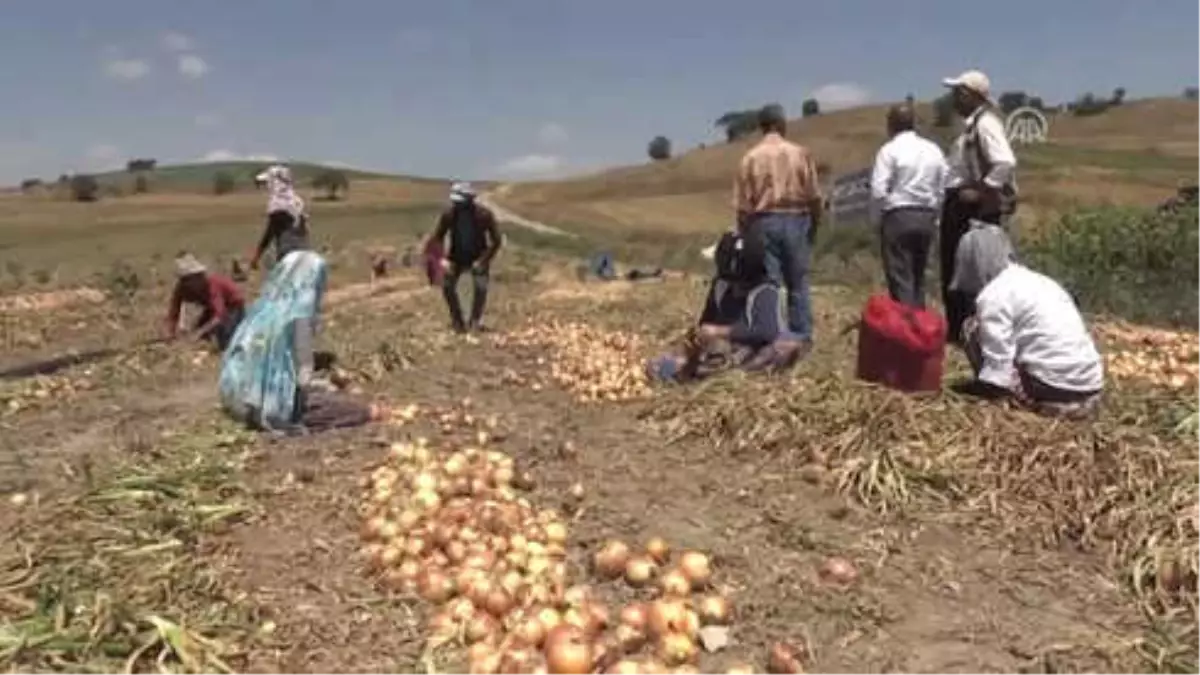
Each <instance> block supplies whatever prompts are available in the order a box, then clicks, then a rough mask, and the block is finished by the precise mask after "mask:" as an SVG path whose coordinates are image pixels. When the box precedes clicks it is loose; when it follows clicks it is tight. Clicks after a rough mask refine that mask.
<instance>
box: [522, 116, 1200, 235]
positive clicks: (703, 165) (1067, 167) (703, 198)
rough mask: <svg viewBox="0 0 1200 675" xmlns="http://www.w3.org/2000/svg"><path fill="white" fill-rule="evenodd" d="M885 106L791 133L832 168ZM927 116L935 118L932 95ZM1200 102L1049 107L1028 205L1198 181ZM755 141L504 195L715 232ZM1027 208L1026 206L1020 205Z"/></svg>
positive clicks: (535, 211) (597, 223)
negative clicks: (1076, 110)
mask: <svg viewBox="0 0 1200 675" xmlns="http://www.w3.org/2000/svg"><path fill="white" fill-rule="evenodd" d="M885 110H886V106H867V107H862V108H855V109H850V110H842V111H837V112H832V113H828V114H823V115H819V116H816V117H809V118H805V119H799V120H793V121H792V123H791V125H790V127H789V129H790V135H791V136H792V137H793V138H795V139H797V140H799V141H800V142H802V143H804V144H806V145H807V146H809V147H810V148H811V149H812V150H813V152H814V153H815V155H816V156H817V159H818V161H819V162H821V163H823V164H825V165H827V166H828V167H829V168H830V173H831V174H834V175H836V174H841V173H845V172H848V171H853V170H857V169H861V168H864V167H867V166H869V164H870V161H871V159H872V157H873V156H874V154H875V151H876V150H877V149H878V147H879V146H880V145H881V144H882V143H883V141H884V140H885V138H884V125H883V120H884V114H885ZM918 114H919V115H920V118H921V119H923V120H931V119H932V117H933V115H932V109H931V106H930V105H929V104H927V103H926V104H920V105H919V106H918ZM1197 120H1198V115H1197V105H1196V103H1195V102H1191V101H1185V100H1182V99H1146V100H1141V101H1131V102H1128V103H1126V104H1124V105H1121V106H1118V107H1114V108H1112V109H1110V110H1109V111H1108V112H1106V113H1104V114H1101V115H1096V116H1092V117H1075V116H1072V115H1068V114H1059V115H1053V116H1051V117H1050V131H1049V142H1047V143H1045V144H1042V145H1038V146H1029V147H1025V148H1019V149H1018V155H1019V158H1020V164H1021V168H1020V173H1019V176H1020V182H1021V188H1022V195H1023V199H1024V203H1025V204H1026V205H1028V207H1029V208H1026V209H1025V210H1024V213H1026V214H1028V215H1029V216H1030V217H1033V218H1035V219H1036V218H1039V217H1042V216H1046V215H1049V214H1051V213H1057V212H1059V211H1062V210H1064V209H1067V208H1070V207H1072V206H1074V205H1076V204H1095V203H1114V204H1128V205H1136V204H1151V203H1156V202H1157V201H1160V200H1162V199H1164V198H1166V197H1169V196H1170V195H1171V194H1172V193H1173V192H1174V190H1175V189H1176V187H1177V186H1178V185H1179V184H1180V183H1182V182H1195V180H1196V162H1197ZM753 142H754V139H743V140H740V141H737V142H733V143H718V144H714V145H710V146H707V147H702V148H698V149H695V150H691V151H689V152H687V153H684V154H682V155H679V156H677V157H674V158H672V159H669V160H666V161H663V162H655V163H650V164H642V165H637V166H629V167H621V168H616V169H612V170H608V171H604V172H601V173H597V174H592V175H588V176H582V177H578V178H574V179H568V180H561V181H544V182H529V183H519V184H515V185H512V186H511V187H510V188H509V189H508V190H506V195H505V199H504V203H505V205H506V206H508V207H510V208H512V209H513V210H515V211H517V212H519V213H522V214H523V215H526V216H528V217H532V218H537V219H538V220H541V221H544V222H547V223H551V224H554V225H558V226H561V227H564V228H566V229H577V230H578V229H588V230H592V231H595V230H600V229H612V230H616V231H624V232H627V233H629V234H634V233H641V234H646V235H648V234H650V233H658V234H664V233H687V232H693V231H695V232H713V231H716V230H719V229H720V228H722V227H725V226H726V225H728V222H729V218H730V208H729V189H730V183H731V180H732V177H733V173H734V170H735V168H736V166H737V162H738V160H739V158H740V157H741V156H742V154H743V153H744V152H745V151H746V149H747V148H748V147H750V144H751V143H753ZM1023 208H1024V207H1023Z"/></svg>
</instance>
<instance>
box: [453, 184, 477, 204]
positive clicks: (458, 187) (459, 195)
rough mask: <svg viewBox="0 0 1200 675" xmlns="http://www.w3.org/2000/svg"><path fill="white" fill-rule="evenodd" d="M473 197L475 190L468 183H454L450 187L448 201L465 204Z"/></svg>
mask: <svg viewBox="0 0 1200 675" xmlns="http://www.w3.org/2000/svg"><path fill="white" fill-rule="evenodd" d="M474 196H475V189H474V188H472V187H471V184H470V183H462V182H459V183H455V184H454V185H451V186H450V201H452V202H465V201H470V200H471V198H472V197H474Z"/></svg>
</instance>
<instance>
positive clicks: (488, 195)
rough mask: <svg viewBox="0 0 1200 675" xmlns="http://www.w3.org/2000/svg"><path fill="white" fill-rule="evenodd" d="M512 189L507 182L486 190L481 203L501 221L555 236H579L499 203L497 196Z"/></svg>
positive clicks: (503, 194)
mask: <svg viewBox="0 0 1200 675" xmlns="http://www.w3.org/2000/svg"><path fill="white" fill-rule="evenodd" d="M511 189H512V186H511V185H509V184H507V183H505V184H503V185H501V186H500V187H498V188H496V189H495V190H490V191H488V192H485V193H483V194H481V195H479V203H480V204H482V205H484V206H486V207H487V208H489V209H491V210H492V213H494V214H496V219H497V220H500V221H501V222H505V223H512V224H513V225H516V226H518V227H523V228H525V229H527V230H532V231H534V232H538V233H541V234H549V235H554V236H558V237H572V238H574V237H577V236H578V235H576V234H574V233H571V232H567V231H566V230H561V229H559V228H557V227H554V226H552V225H547V224H545V223H541V222H538V221H536V220H530V219H528V218H526V217H524V216H521V215H519V214H516V213H513V212H512V211H510V210H508V209H506V208H504V207H503V206H500V205H499V204H497V203H496V199H497V198H500V199H503V198H504V196H505V195H507V194H508V193H509V191H510V190H511Z"/></svg>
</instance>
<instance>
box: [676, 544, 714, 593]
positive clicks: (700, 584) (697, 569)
mask: <svg viewBox="0 0 1200 675" xmlns="http://www.w3.org/2000/svg"><path fill="white" fill-rule="evenodd" d="M679 569H680V571H682V572H683V573H684V575H686V576H687V578H688V580H689V581H691V582H692V588H704V587H705V586H707V585H708V582H709V581H710V580H712V565H711V564H710V563H709V560H708V556H706V555H704V554H703V553H700V552H698V551H686V552H685V553H684V554H683V555H682V556H680V558H679Z"/></svg>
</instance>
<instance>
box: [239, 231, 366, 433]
mask: <svg viewBox="0 0 1200 675" xmlns="http://www.w3.org/2000/svg"><path fill="white" fill-rule="evenodd" d="M326 279H327V266H326V263H325V260H324V258H322V257H321V256H319V255H317V254H316V253H314V252H312V251H295V252H292V253H291V254H290V255H287V256H286V257H284V258H283V259H282V260H280V261H279V262H278V263H276V264H275V266H274V267H273V268H272V269H271V273H270V275H269V276H268V277H267V281H266V283H264V284H263V288H262V291H261V293H260V294H259V296H258V299H257V300H255V302H254V304H253V305H251V307H250V309H249V311H248V312H247V315H246V318H245V319H244V320H243V321H242V324H241V326H239V327H238V329H237V332H236V333H234V335H233V340H232V342H231V343H230V345H229V348H228V349H226V351H225V355H224V357H223V359H222V363H221V377H220V397H221V405H222V407H224V409H225V410H226V412H228V413H229V414H230V415H231V416H233V417H234V418H235V419H238V420H239V421H241V422H243V423H245V424H247V425H249V426H251V427H253V428H256V429H261V430H266V431H282V432H295V431H320V430H324V429H331V428H338V427H351V426H359V425H362V424H366V423H367V422H370V421H372V420H374V419H377V418H378V416H379V415H378V411H377V410H375V409H374V408H372V406H369V405H367V404H366V403H364V402H361V401H358V400H356V399H354V398H351V397H348V396H345V395H343V394H341V393H338V392H336V391H329V389H332V387H326V386H321V383H319V382H318V381H317V380H316V378H315V377H314V376H313V371H314V367H313V357H314V352H313V342H314V338H315V336H316V332H317V327H318V321H319V317H320V313H321V301H322V298H323V297H324V294H325V287H326Z"/></svg>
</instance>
